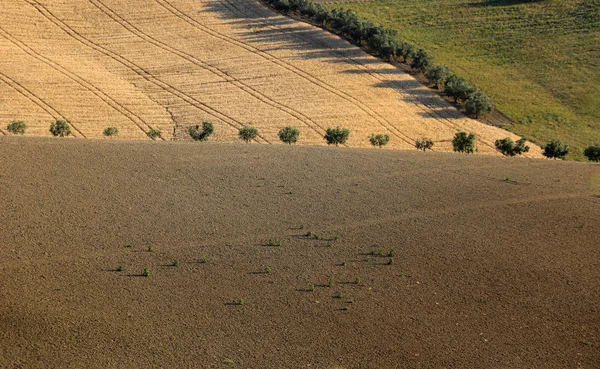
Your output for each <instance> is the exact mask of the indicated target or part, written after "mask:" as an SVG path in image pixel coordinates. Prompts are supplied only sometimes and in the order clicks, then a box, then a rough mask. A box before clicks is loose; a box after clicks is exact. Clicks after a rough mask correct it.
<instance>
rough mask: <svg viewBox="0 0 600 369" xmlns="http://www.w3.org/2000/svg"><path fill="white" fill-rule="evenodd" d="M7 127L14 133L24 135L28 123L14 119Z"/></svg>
mask: <svg viewBox="0 0 600 369" xmlns="http://www.w3.org/2000/svg"><path fill="white" fill-rule="evenodd" d="M6 129H7V130H8V131H9V132H10V133H12V134H15V135H22V134H24V133H25V130H26V129H27V124H25V122H23V121H16V120H13V121H12V122H10V124H9V125H8V126H6Z"/></svg>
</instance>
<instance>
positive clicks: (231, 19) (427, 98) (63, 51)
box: [0, 0, 539, 156]
mask: <svg viewBox="0 0 600 369" xmlns="http://www.w3.org/2000/svg"><path fill="white" fill-rule="evenodd" d="M0 15H1V16H2V19H3V22H2V25H0V49H1V50H2V53H1V54H0V95H1V96H3V98H2V99H1V100H0V121H1V122H2V125H1V126H0V129H1V130H2V131H0V132H2V133H4V134H6V133H7V132H6V130H5V126H6V124H8V123H9V122H10V121H11V120H13V119H17V120H24V121H26V123H27V124H28V125H29V130H28V132H27V134H29V135H38V136H43V135H46V136H47V135H49V132H48V127H49V124H50V122H51V121H53V120H56V119H65V120H68V121H69V122H70V123H71V124H72V126H73V127H74V135H75V136H76V137H87V138H99V137H102V131H103V129H104V128H105V127H108V126H115V127H117V128H119V130H120V134H119V136H118V137H117V138H120V139H147V137H146V136H145V132H147V131H148V130H149V129H150V128H158V129H160V130H161V131H162V132H163V137H164V139H166V140H170V139H172V138H175V139H187V134H186V128H187V127H188V126H189V125H192V124H199V123H200V122H201V121H202V120H205V119H209V120H213V121H214V123H215V128H216V133H215V135H214V138H212V139H213V140H216V141H222V142H231V141H236V140H237V129H238V128H240V127H241V126H242V125H253V126H255V127H257V128H258V129H259V130H260V137H258V139H257V141H258V142H261V143H278V138H277V132H278V130H279V129H280V128H281V127H283V126H286V125H291V126H295V127H298V128H300V129H301V131H302V135H301V138H300V142H299V143H301V144H310V145H313V144H317V145H323V144H324V140H323V138H322V136H323V134H324V130H325V129H326V128H327V127H332V126H338V125H339V126H342V127H347V128H350V129H351V131H352V134H351V137H350V139H349V141H348V145H349V146H355V147H362V146H368V145H369V142H368V139H367V138H368V136H369V135H370V134H371V133H387V134H389V135H390V136H391V142H390V145H389V146H390V147H392V148H397V149H412V148H413V144H414V141H415V140H416V139H417V138H420V137H421V136H428V137H430V138H432V139H433V140H434V141H436V146H435V149H436V150H442V151H446V150H450V149H451V144H450V140H451V139H452V137H453V135H454V134H455V133H456V132H458V131H460V130H466V131H472V132H474V133H476V134H477V135H478V137H479V151H480V152H482V153H494V149H493V141H494V140H496V139H498V138H504V137H507V136H509V137H512V138H513V139H516V138H517V137H516V136H514V135H512V134H510V133H508V132H506V131H503V130H500V129H498V128H495V127H490V126H486V125H483V124H481V123H479V122H477V121H475V120H472V119H468V118H466V117H465V116H464V115H462V114H461V113H459V112H458V111H457V110H456V109H455V108H453V107H452V106H451V105H450V104H448V103H446V102H445V101H444V100H443V99H441V98H439V97H438V96H437V95H435V94H434V93H432V92H431V91H429V90H428V89H427V88H426V87H424V86H423V85H421V84H420V83H418V82H417V81H416V80H415V79H414V78H413V77H411V76H410V75H408V74H406V73H403V72H402V71H400V70H398V69H396V68H394V67H393V66H390V65H388V64H385V63H382V62H381V61H379V60H378V59H376V58H374V57H372V56H370V55H368V54H366V53H365V52H363V51H362V50H360V49H358V48H356V47H354V46H352V45H350V44H349V43H347V42H345V41H343V40H341V39H339V38H337V37H335V36H333V35H331V34H329V33H327V32H324V31H322V30H321V29H319V28H316V27H312V26H310V25H307V24H304V23H300V22H297V21H295V20H292V19H289V18H286V17H282V16H280V15H277V14H275V13H273V12H272V11H270V10H269V9H267V8H265V7H264V6H262V5H261V4H259V3H258V2H257V1H255V0H244V1H242V0H219V1H193V0H150V1H141V0H133V1H127V2H124V1H118V0H87V1H74V0H71V1H66V0H52V1H50V0H6V1H3V3H2V7H1V8H0ZM528 156H539V148H536V147H534V148H533V150H532V152H531V153H530V154H528Z"/></svg>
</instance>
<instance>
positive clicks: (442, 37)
mask: <svg viewBox="0 0 600 369" xmlns="http://www.w3.org/2000/svg"><path fill="white" fill-rule="evenodd" d="M327 5H328V6H330V7H343V8H350V9H353V10H354V11H356V12H357V13H358V14H360V15H361V16H363V17H365V18H367V19H370V20H372V21H374V22H376V23H381V24H383V25H386V26H389V27H393V28H395V29H397V30H398V32H399V39H401V40H403V41H409V42H413V43H415V44H417V45H419V46H421V47H423V48H425V49H426V50H427V51H429V52H430V53H431V54H432V55H434V56H435V58H436V62H437V63H438V64H444V65H448V66H449V67H451V68H452V69H453V70H455V71H456V72H457V73H458V74H459V75H461V76H464V77H466V78H467V79H469V80H470V81H471V82H472V83H474V84H476V85H477V86H478V87H480V88H481V89H482V90H483V91H485V93H486V94H488V95H490V96H491V97H492V98H493V100H494V102H495V103H496V105H497V107H498V108H499V109H500V110H501V111H502V112H503V113H505V114H506V115H508V116H509V117H510V118H511V119H513V120H514V121H515V122H519V123H517V124H515V125H514V126H512V127H507V128H508V129H510V130H512V131H513V132H515V133H517V134H519V135H521V136H526V137H527V138H529V139H531V140H533V141H534V142H536V143H538V144H543V143H545V142H546V141H548V140H549V139H551V138H560V139H561V140H563V141H565V142H566V143H568V144H569V145H570V146H571V148H572V151H571V154H570V158H572V159H577V160H582V159H583V155H582V152H583V149H584V148H585V147H586V146H587V145H590V144H591V143H593V142H596V141H598V140H600V73H598V70H600V49H599V48H598V47H597V45H599V44H600V0H545V1H538V2H520V1H514V0H493V1H485V0H402V1H400V0H376V1H375V2H366V3H359V2H357V3H343V4H337V5H334V4H327Z"/></svg>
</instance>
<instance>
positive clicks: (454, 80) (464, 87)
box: [444, 76, 475, 102]
mask: <svg viewBox="0 0 600 369" xmlns="http://www.w3.org/2000/svg"><path fill="white" fill-rule="evenodd" d="M474 92H475V87H473V86H472V85H470V84H469V83H468V82H467V81H466V80H465V79H464V78H462V77H456V76H453V77H450V78H449V79H448V81H447V83H446V88H445V89H444V93H445V94H446V95H448V96H450V97H452V98H454V102H457V101H458V100H462V101H466V100H467V99H468V98H469V97H470V96H471V95H472V94H473V93H474Z"/></svg>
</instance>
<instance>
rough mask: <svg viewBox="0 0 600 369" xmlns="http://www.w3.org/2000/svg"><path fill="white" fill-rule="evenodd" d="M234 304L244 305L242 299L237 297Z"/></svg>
mask: <svg viewBox="0 0 600 369" xmlns="http://www.w3.org/2000/svg"><path fill="white" fill-rule="evenodd" d="M236 304H237V305H244V299H238V300H237V301H236Z"/></svg>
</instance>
